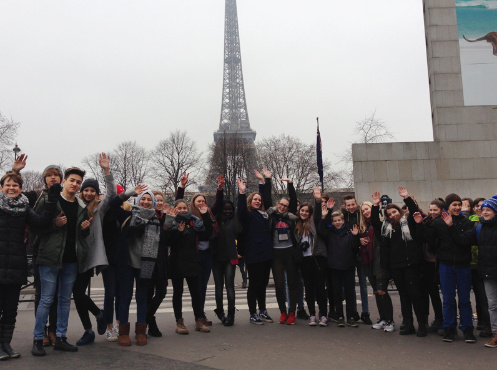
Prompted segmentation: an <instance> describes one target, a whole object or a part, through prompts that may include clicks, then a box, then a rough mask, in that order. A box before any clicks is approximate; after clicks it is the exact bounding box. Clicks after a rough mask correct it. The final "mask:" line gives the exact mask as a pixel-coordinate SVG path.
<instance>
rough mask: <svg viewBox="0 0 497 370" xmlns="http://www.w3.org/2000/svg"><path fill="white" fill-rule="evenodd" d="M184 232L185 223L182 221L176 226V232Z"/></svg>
mask: <svg viewBox="0 0 497 370" xmlns="http://www.w3.org/2000/svg"><path fill="white" fill-rule="evenodd" d="M184 230H185V223H184V221H181V222H180V223H179V225H178V231H179V232H183V231H184Z"/></svg>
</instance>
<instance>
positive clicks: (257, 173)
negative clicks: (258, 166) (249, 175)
mask: <svg viewBox="0 0 497 370" xmlns="http://www.w3.org/2000/svg"><path fill="white" fill-rule="evenodd" d="M254 174H255V177H257V179H258V180H259V182H260V183H261V184H264V176H262V174H261V173H260V172H259V171H257V170H254Z"/></svg>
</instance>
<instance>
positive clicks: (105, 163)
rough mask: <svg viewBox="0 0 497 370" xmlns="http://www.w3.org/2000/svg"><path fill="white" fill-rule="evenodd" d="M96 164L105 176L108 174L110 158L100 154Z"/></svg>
mask: <svg viewBox="0 0 497 370" xmlns="http://www.w3.org/2000/svg"><path fill="white" fill-rule="evenodd" d="M98 164H99V165H100V168H101V169H102V170H103V171H104V173H105V174H106V175H109V174H110V157H109V156H108V155H107V154H105V153H100V155H99V159H98Z"/></svg>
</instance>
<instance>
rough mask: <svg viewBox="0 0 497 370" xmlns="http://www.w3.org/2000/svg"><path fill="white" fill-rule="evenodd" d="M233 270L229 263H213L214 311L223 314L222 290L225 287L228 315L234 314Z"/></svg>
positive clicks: (233, 267) (233, 266)
mask: <svg viewBox="0 0 497 370" xmlns="http://www.w3.org/2000/svg"><path fill="white" fill-rule="evenodd" d="M235 268H236V265H232V264H231V261H229V260H228V261H222V262H221V261H214V265H213V266H212V274H213V275H214V284H215V287H216V288H215V292H216V309H217V310H218V311H219V312H224V309H223V288H224V285H226V295H227V298H228V314H230V315H233V314H234V313H235Z"/></svg>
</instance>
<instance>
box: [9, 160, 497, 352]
mask: <svg viewBox="0 0 497 370" xmlns="http://www.w3.org/2000/svg"><path fill="white" fill-rule="evenodd" d="M26 160H27V156H26V155H20V156H19V157H18V158H17V159H16V160H15V162H14V165H13V168H12V171H9V172H7V173H6V174H5V175H4V176H3V177H2V178H1V179H0V186H1V190H2V191H1V192H0V360H6V359H9V358H19V357H20V354H19V353H18V352H17V351H15V350H14V349H12V347H11V345H10V344H11V340H12V336H13V333H14V328H15V323H16V316H17V307H18V300H19V294H20V291H21V287H22V285H23V284H25V282H26V279H27V270H28V268H27V253H26V249H27V248H26V244H29V248H30V250H32V251H33V262H34V286H35V292H36V293H35V327H34V338H33V347H32V350H31V353H32V355H33V356H45V355H46V351H45V347H47V346H53V349H54V350H61V351H67V352H76V351H77V350H78V346H81V345H85V344H89V343H92V342H93V341H94V340H95V332H94V331H93V329H92V322H91V319H90V313H91V314H92V315H93V316H94V317H95V320H96V323H97V332H98V333H99V334H100V335H105V338H106V339H107V340H108V341H117V342H118V343H119V344H120V345H122V346H130V345H131V339H130V322H129V310H130V303H131V300H132V297H133V292H134V289H135V299H136V311H137V314H136V323H135V341H136V344H137V345H146V344H147V328H148V335H150V336H155V337H160V336H162V333H161V332H160V330H159V328H158V326H157V322H156V318H155V314H156V312H157V309H158V308H159V306H160V305H161V303H162V301H163V300H164V298H165V296H166V291H167V285H168V280H171V283H172V287H173V297H172V303H173V310H174V316H175V318H176V329H175V331H176V333H178V334H188V333H189V331H188V328H187V327H186V325H185V321H184V318H183V313H182V298H183V290H184V282H185V280H186V285H187V286H188V290H189V293H190V297H191V304H192V308H193V313H194V317H195V330H196V331H199V332H202V333H208V332H210V328H209V326H211V325H212V322H211V321H210V320H209V319H208V318H207V316H206V314H205V310H204V306H205V299H206V291H207V284H208V281H209V279H210V275H211V272H212V274H213V278H214V283H215V300H216V309H215V310H214V312H215V315H216V316H217V317H218V318H219V320H220V321H221V322H222V324H223V325H224V326H232V325H233V324H234V321H235V284H234V279H235V268H236V266H237V265H238V264H239V263H240V262H241V261H240V259H241V257H242V256H243V259H244V263H245V265H246V268H247V272H248V278H249V284H248V289H247V304H248V308H249V314H250V317H249V320H250V323H252V324H255V325H262V324H264V323H265V322H266V323H271V322H273V319H272V318H271V316H270V315H269V313H268V311H267V309H266V289H267V286H268V283H269V279H270V276H271V272H272V277H273V279H274V284H275V291H276V298H277V302H278V308H279V311H280V317H279V319H278V322H279V323H280V324H286V325H294V324H295V323H296V316H299V317H300V315H298V312H297V315H296V311H297V303H298V301H299V299H300V298H299V296H300V294H299V291H300V290H301V289H300V286H301V285H302V284H303V286H304V288H305V289H304V291H305V301H306V303H307V308H308V311H309V315H308V316H307V317H308V323H309V325H310V326H328V324H329V321H333V322H335V323H337V325H338V326H339V327H345V326H349V327H358V321H362V322H363V323H365V324H369V325H371V326H372V328H373V329H382V330H384V331H387V332H392V331H394V330H395V329H396V327H395V322H394V317H393V305H392V300H391V298H390V296H389V293H388V287H389V284H390V283H391V280H392V279H393V282H394V283H395V286H396V289H397V290H398V293H399V296H400V302H401V313H402V324H401V325H400V328H399V332H400V334H401V335H409V334H416V335H417V336H418V337H424V336H426V335H427V333H428V332H430V331H433V332H439V333H440V334H442V335H443V340H444V341H445V342H452V341H454V339H455V337H456V335H457V329H458V328H459V329H461V330H462V332H463V333H464V340H465V342H467V343H475V342H476V338H475V336H474V333H473V331H474V329H473V313H472V308H471V301H470V291H471V289H473V291H474V293H475V299H476V310H477V314H478V329H479V330H480V336H481V337H489V338H490V339H489V342H488V343H486V344H485V346H487V347H497V219H496V217H495V216H496V213H497V196H496V197H494V198H490V199H486V200H485V199H484V198H478V199H476V200H475V201H474V202H473V201H471V200H470V199H468V198H466V199H464V200H462V199H461V198H460V197H459V196H458V195H456V194H449V195H448V196H447V197H446V198H445V199H444V200H443V199H435V200H433V201H432V202H431V203H430V206H429V213H428V214H425V213H423V212H422V211H421V210H420V209H419V207H418V205H417V203H416V201H415V199H414V197H412V196H411V195H410V194H409V193H408V191H407V189H406V188H404V187H399V195H400V196H401V197H402V198H403V199H404V203H405V206H404V207H403V208H401V207H399V206H398V205H396V204H394V203H392V201H391V199H389V200H387V201H384V198H385V196H384V197H380V194H379V193H377V192H376V193H374V194H373V196H372V202H368V201H366V202H363V203H361V204H358V203H357V201H356V199H355V197H354V196H353V195H349V196H346V197H345V198H344V206H343V207H342V209H341V210H338V211H335V210H334V207H335V201H334V199H333V198H330V197H329V196H328V195H327V194H326V193H324V192H321V190H320V189H319V188H318V187H315V188H314V202H312V203H309V202H305V203H300V202H299V201H298V199H297V193H296V191H295V188H294V186H293V183H292V181H291V179H277V181H284V182H286V183H287V188H288V197H282V198H280V199H279V200H278V201H277V202H276V205H275V206H273V202H272V181H273V179H272V174H271V172H270V171H268V170H266V169H264V170H262V171H261V172H259V171H257V170H254V173H255V176H256V177H257V179H258V180H259V185H258V187H259V189H258V190H259V191H258V192H253V193H250V194H248V195H247V193H246V182H245V181H244V180H243V179H238V180H237V185H238V190H239V194H238V199H237V206H236V207H235V204H234V203H233V202H231V201H230V200H226V199H224V196H223V195H224V192H223V187H224V182H225V181H224V178H223V176H219V177H218V187H217V191H216V197H215V202H214V204H213V206H212V207H211V208H209V207H208V206H207V204H206V200H207V198H206V196H205V195H203V194H195V195H194V196H193V197H192V198H191V200H190V201H187V200H185V199H184V196H185V187H186V185H187V183H188V174H187V173H184V174H183V176H182V177H181V179H180V186H179V187H178V189H177V192H176V197H175V198H176V200H175V203H174V206H169V205H168V204H166V203H165V195H164V194H163V193H161V192H160V191H151V190H149V189H148V187H147V186H146V185H137V186H136V187H134V188H130V189H127V190H125V189H123V188H122V186H120V185H117V184H116V183H115V181H114V178H113V176H112V173H111V171H110V159H109V157H108V156H107V155H106V154H105V153H102V154H100V160H99V163H100V167H101V169H102V171H103V173H104V181H105V184H104V186H105V193H104V194H101V187H100V184H99V183H98V181H97V180H96V179H91V178H89V179H84V177H85V171H84V170H82V169H80V168H77V167H71V168H68V169H66V170H65V171H64V173H63V172H62V170H61V168H60V167H59V166H56V165H51V166H48V167H47V168H46V169H45V170H44V171H43V181H44V184H45V188H44V189H43V190H40V191H29V192H23V189H22V186H23V179H22V175H21V171H22V169H23V168H24V167H25V165H26ZM131 197H134V198H135V199H134V205H132V204H131V203H130V202H128V200H129V199H130V198H131ZM382 200H383V203H384V204H382ZM463 204H464V207H465V209H464V211H463V208H462V207H463ZM356 271H357V276H358V278H359V285H360V294H361V301H362V313H361V315H359V314H358V312H357V301H356V292H355V276H356ZM95 273H96V274H100V273H101V274H102V278H103V283H104V289H105V298H104V307H103V309H100V308H99V307H98V306H97V305H96V304H95V303H94V302H93V301H92V299H91V298H90V297H89V296H88V295H87V294H86V291H87V288H88V286H89V283H90V280H91V278H92V277H93V275H94V274H95ZM366 278H367V280H369V284H370V286H371V288H372V290H373V293H374V296H375V300H376V305H377V308H378V313H379V319H378V322H377V323H375V324H373V323H372V322H371V319H370V317H369V307H368V289H367V284H366ZM244 284H245V283H244ZM225 289H226V297H227V311H225V310H224V307H223V298H224V290H225ZM440 289H441V292H442V296H443V303H442V300H441V298H440V293H439V292H440ZM456 293H457V298H458V306H459V323H458V320H457V318H458V315H457V307H458V306H457V304H456ZM71 296H72V297H73V298H74V302H75V306H76V309H77V312H78V315H79V317H80V319H81V323H82V325H83V329H84V333H83V336H82V337H81V338H80V339H79V340H78V342H77V343H76V346H75V345H72V344H70V343H68V341H67V337H66V333H67V326H68V318H69V312H70V305H71ZM343 301H345V313H344V307H343ZM430 301H431V305H432V307H433V311H434V320H433V322H432V323H431V325H429V324H428V316H429V306H430ZM328 302H329V306H328ZM316 303H317V309H316ZM328 307H329V309H328ZM413 310H414V314H415V316H416V319H417V329H416V328H415V327H414V315H413ZM299 311H304V310H302V309H300V310H299ZM304 312H305V311H304ZM114 313H115V317H114Z"/></svg>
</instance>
